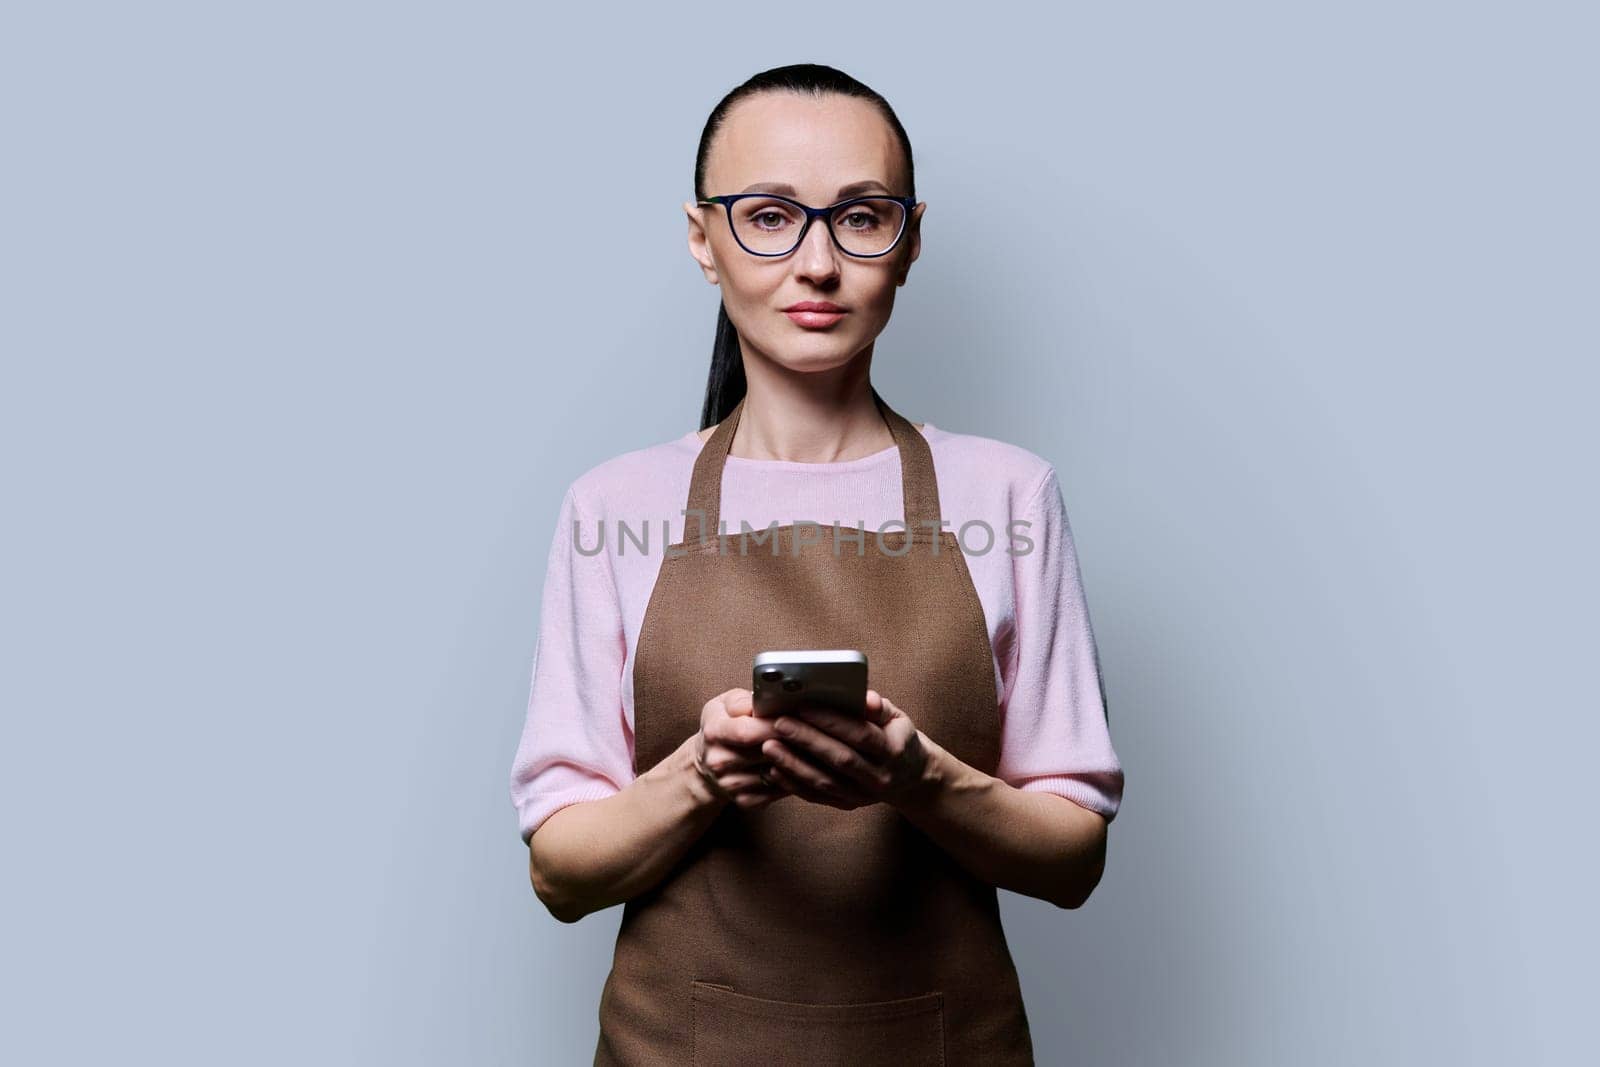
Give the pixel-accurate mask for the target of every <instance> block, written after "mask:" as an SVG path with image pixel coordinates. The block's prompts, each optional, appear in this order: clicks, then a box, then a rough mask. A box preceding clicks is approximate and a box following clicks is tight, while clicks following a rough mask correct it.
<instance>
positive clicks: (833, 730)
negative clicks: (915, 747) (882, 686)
mask: <svg viewBox="0 0 1600 1067" xmlns="http://www.w3.org/2000/svg"><path fill="white" fill-rule="evenodd" d="M791 717H793V718H799V719H803V720H804V721H806V722H808V723H810V724H811V725H812V726H815V727H816V728H817V729H819V730H821V731H822V732H823V733H826V734H828V735H829V736H831V737H836V738H838V739H839V740H840V741H843V742H844V743H845V744H847V745H849V746H850V747H851V748H853V749H855V750H856V751H857V752H859V753H861V754H862V755H863V756H865V757H866V758H867V759H869V760H871V761H873V762H875V763H882V762H883V761H884V759H885V758H886V757H887V756H888V755H889V740H888V738H887V737H886V736H885V735H884V732H883V727H881V726H879V725H878V724H877V723H874V722H869V721H868V720H866V719H863V718H862V717H861V716H859V715H847V714H845V713H844V712H842V711H836V710H834V709H833V708H812V707H806V708H800V709H798V710H796V711H795V712H793V713H792V714H791ZM780 721H781V720H780ZM779 734H780V736H781V734H782V731H781V730H780V731H779Z"/></svg>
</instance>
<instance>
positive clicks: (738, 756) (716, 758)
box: [700, 744, 771, 774]
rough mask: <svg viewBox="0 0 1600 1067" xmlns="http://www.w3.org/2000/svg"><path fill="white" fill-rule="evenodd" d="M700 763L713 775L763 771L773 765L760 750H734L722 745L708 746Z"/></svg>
mask: <svg viewBox="0 0 1600 1067" xmlns="http://www.w3.org/2000/svg"><path fill="white" fill-rule="evenodd" d="M700 762H701V763H703V764H705V766H706V769H707V770H709V771H711V772H712V773H713V774H723V773H726V772H729V771H742V770H752V771H761V770H764V769H765V768H766V767H768V766H770V765H771V761H770V760H768V759H767V758H766V757H765V756H763V755H761V754H760V751H759V750H756V751H748V750H740V749H733V748H729V747H728V746H727V745H721V744H710V745H707V746H706V754H705V758H704V759H702V760H701V761H700Z"/></svg>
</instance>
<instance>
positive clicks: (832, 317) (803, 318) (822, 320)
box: [784, 311, 846, 330]
mask: <svg viewBox="0 0 1600 1067" xmlns="http://www.w3.org/2000/svg"><path fill="white" fill-rule="evenodd" d="M784 314H785V315H787V316H789V321H790V322H793V323H794V324H795V325H796V326H803V327H805V328H806V329H808V330H815V329H821V328H823V327H826V326H832V325H833V324H834V323H836V322H838V321H839V320H840V319H842V318H844V317H845V314H846V313H845V312H843V311H785V312H784Z"/></svg>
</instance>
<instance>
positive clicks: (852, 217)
mask: <svg viewBox="0 0 1600 1067" xmlns="http://www.w3.org/2000/svg"><path fill="white" fill-rule="evenodd" d="M856 220H864V221H856ZM844 221H845V224H846V225H847V226H849V228H850V229H852V230H865V229H868V228H869V227H872V226H876V225H877V224H878V218H877V216H876V215H873V214H872V213H871V212H869V211H852V212H851V213H850V214H848V215H846V216H845V217H844Z"/></svg>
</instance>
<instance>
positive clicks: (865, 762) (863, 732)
mask: <svg viewBox="0 0 1600 1067" xmlns="http://www.w3.org/2000/svg"><path fill="white" fill-rule="evenodd" d="M773 729H774V730H775V731H776V732H777V733H778V735H779V736H780V737H782V738H783V740H781V741H776V740H768V741H766V742H764V743H763V744H762V746H761V751H762V754H763V755H765V756H766V757H767V758H768V759H770V760H771V761H772V767H771V768H770V769H769V770H768V771H766V772H765V775H764V777H765V778H766V779H767V780H768V781H771V782H772V783H774V784H775V785H778V786H781V787H782V788H783V789H785V790H787V791H788V792H790V793H793V794H794V795H795V796H798V797H801V798H803V799H805V800H810V801H813V802H815V803H818V804H827V805H829V806H831V807H835V808H843V809H844V810H846V811H849V810H851V809H853V808H859V807H863V806H865V805H867V804H879V803H885V804H894V803H897V802H898V801H900V800H901V799H903V798H905V797H907V796H909V795H910V794H911V793H912V792H913V791H915V790H916V788H917V787H918V786H920V785H922V784H923V781H924V776H925V774H926V772H927V763H928V754H927V749H926V748H925V747H924V745H923V738H922V734H921V732H920V731H918V730H917V727H916V725H915V724H914V723H913V722H912V721H911V717H910V716H908V715H907V714H906V713H905V712H903V711H901V710H900V709H899V708H897V707H895V705H894V704H893V703H892V702H891V701H890V700H889V699H888V698H886V697H884V696H883V695H882V694H880V693H879V692H878V691H877V690H876V689H868V690H867V714H866V717H865V718H862V717H859V716H855V715H847V714H845V713H843V712H839V711H832V710H830V709H826V708H803V709H801V710H799V711H797V712H794V713H793V714H786V715H780V716H779V717H778V718H777V719H776V720H775V721H774V724H773Z"/></svg>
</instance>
